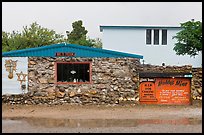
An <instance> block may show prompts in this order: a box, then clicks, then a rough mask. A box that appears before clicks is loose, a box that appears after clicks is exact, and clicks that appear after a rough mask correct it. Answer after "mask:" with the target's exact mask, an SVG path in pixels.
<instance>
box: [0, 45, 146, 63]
mask: <svg viewBox="0 0 204 135" xmlns="http://www.w3.org/2000/svg"><path fill="white" fill-rule="evenodd" d="M55 52H74V53H75V54H76V56H75V57H113V58H117V57H130V58H139V59H143V56H142V55H137V54H130V53H124V52H118V51H112V50H106V49H100V48H93V47H87V46H82V45H76V44H66V43H61V44H53V45H48V46H41V47H37V48H28V49H22V50H15V51H10V52H3V53H2V56H3V57H55Z"/></svg>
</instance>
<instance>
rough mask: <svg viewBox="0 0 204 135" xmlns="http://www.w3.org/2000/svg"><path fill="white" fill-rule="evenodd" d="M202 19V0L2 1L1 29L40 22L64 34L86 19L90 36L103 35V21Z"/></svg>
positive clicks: (149, 22) (145, 22)
mask: <svg viewBox="0 0 204 135" xmlns="http://www.w3.org/2000/svg"><path fill="white" fill-rule="evenodd" d="M191 19H195V21H202V2H2V30H3V31H6V32H12V31H13V30H14V31H21V30H22V29H23V26H28V25H30V24H31V23H33V22H37V23H38V24H40V25H41V26H42V27H45V28H48V29H52V30H55V31H56V32H57V33H58V34H63V35H65V31H71V30H72V23H73V22H74V21H77V20H82V21H83V26H84V27H85V28H86V30H88V34H87V35H88V36H89V37H90V38H102V32H100V30H99V26H100V25H122V26H125V25H134V26H135V25H165V26H180V23H182V22H186V21H189V20H191Z"/></svg>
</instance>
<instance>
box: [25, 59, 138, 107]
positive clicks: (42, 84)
mask: <svg viewBox="0 0 204 135" xmlns="http://www.w3.org/2000/svg"><path fill="white" fill-rule="evenodd" d="M56 61H57V62H91V63H92V84H55V80H54V78H55V67H54V63H55V62H56ZM28 63H29V65H28V73H29V74H28V78H29V80H28V81H29V88H28V90H29V92H28V94H29V96H31V97H32V98H31V100H27V101H26V103H28V104H33V103H34V104H39V103H43V104H62V103H73V104H75V103H76V104H118V103H122V102H124V101H129V102H133V103H134V102H135V100H136V99H138V96H139V93H138V91H137V89H138V87H139V86H138V84H139V83H138V82H137V79H136V78H138V76H137V72H136V69H137V66H139V64H140V62H139V60H138V59H134V58H117V59H115V58H95V59H87V58H69V59H63V58H42V57H41V58H40V57H31V58H29V62H28ZM32 99H35V100H32Z"/></svg>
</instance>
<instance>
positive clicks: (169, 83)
mask: <svg viewBox="0 0 204 135" xmlns="http://www.w3.org/2000/svg"><path fill="white" fill-rule="evenodd" d="M161 85H174V81H173V80H172V81H170V80H169V79H167V80H164V81H163V80H161V81H159V83H158V86H161Z"/></svg>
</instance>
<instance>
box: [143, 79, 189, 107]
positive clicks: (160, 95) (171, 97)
mask: <svg viewBox="0 0 204 135" xmlns="http://www.w3.org/2000/svg"><path fill="white" fill-rule="evenodd" d="M147 84H151V85H152V87H151V90H150V91H151V92H150V91H148V92H150V93H155V95H154V94H152V95H148V96H146V93H148V92H147V90H145V89H146V87H144V86H145V85H147ZM151 96H152V97H153V96H154V97H155V99H156V102H155V100H154V102H152V101H151V98H150V97H151ZM140 99H141V100H140V102H141V103H147V104H190V79H189V78H155V82H148V81H147V82H141V84H140Z"/></svg>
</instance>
